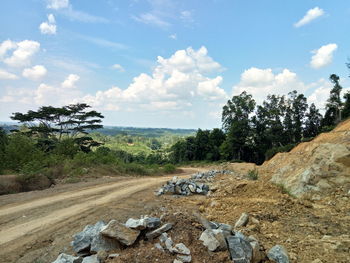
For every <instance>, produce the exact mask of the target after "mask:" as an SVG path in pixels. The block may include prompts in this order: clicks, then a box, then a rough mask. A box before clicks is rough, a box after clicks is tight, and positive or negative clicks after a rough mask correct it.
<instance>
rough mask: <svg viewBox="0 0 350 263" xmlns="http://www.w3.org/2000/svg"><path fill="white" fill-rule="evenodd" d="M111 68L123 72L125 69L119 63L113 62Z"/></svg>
mask: <svg viewBox="0 0 350 263" xmlns="http://www.w3.org/2000/svg"><path fill="white" fill-rule="evenodd" d="M112 68H113V69H116V70H118V71H120V72H125V69H124V68H123V67H122V66H121V65H119V64H114V65H113V66H112Z"/></svg>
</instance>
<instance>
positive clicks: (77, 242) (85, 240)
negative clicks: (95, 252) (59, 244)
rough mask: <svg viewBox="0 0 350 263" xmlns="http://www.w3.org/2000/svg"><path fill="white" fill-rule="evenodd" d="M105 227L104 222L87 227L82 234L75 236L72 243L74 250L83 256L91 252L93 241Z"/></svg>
mask: <svg viewBox="0 0 350 263" xmlns="http://www.w3.org/2000/svg"><path fill="white" fill-rule="evenodd" d="M105 225H106V224H105V223H104V222H103V221H98V222H97V223H96V224H95V225H87V226H86V227H85V228H84V230H83V231H82V232H79V233H77V234H75V235H74V236H73V238H74V239H73V241H72V243H71V245H72V246H73V250H74V251H75V252H77V253H78V254H79V253H80V252H81V253H80V254H81V255H86V253H88V252H89V250H90V246H91V243H92V240H93V239H94V237H95V236H97V235H98V234H99V232H100V231H101V229H102V228H103V227H104V226H105ZM86 251H87V252H86Z"/></svg>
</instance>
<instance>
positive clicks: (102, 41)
mask: <svg viewBox="0 0 350 263" xmlns="http://www.w3.org/2000/svg"><path fill="white" fill-rule="evenodd" d="M75 35H76V36H77V37H78V38H81V39H83V40H86V41H89V42H90V43H93V44H95V45H98V46H100V47H108V48H113V49H127V48H128V47H127V46H126V45H124V44H121V43H118V42H113V41H109V40H106V39H103V38H98V37H91V36H85V35H77V34H75Z"/></svg>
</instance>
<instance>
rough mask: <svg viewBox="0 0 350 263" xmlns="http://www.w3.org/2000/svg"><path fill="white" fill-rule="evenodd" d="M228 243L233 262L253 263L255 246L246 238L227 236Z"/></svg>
mask: <svg viewBox="0 0 350 263" xmlns="http://www.w3.org/2000/svg"><path fill="white" fill-rule="evenodd" d="M227 244H228V248H229V252H230V256H231V259H232V261H233V262H235V263H251V261H252V258H253V248H252V246H251V245H250V243H249V242H248V241H247V240H246V239H244V238H242V237H240V236H230V237H228V238H227Z"/></svg>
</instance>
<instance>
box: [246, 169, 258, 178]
mask: <svg viewBox="0 0 350 263" xmlns="http://www.w3.org/2000/svg"><path fill="white" fill-rule="evenodd" d="M247 177H248V179H250V180H253V181H256V180H258V179H259V172H258V170H256V169H254V170H250V171H248V174H247Z"/></svg>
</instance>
